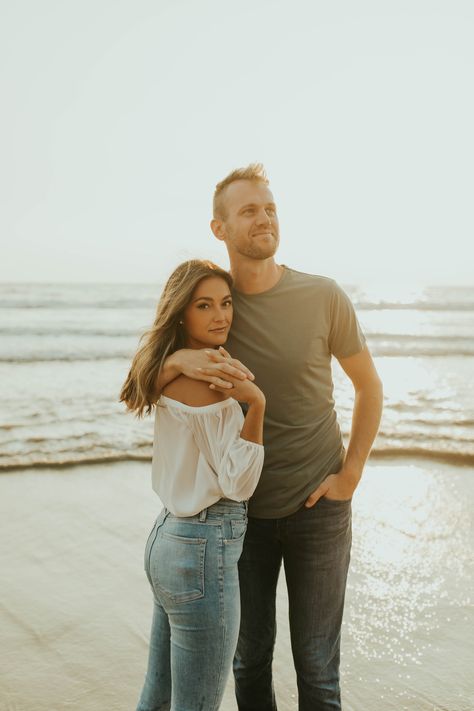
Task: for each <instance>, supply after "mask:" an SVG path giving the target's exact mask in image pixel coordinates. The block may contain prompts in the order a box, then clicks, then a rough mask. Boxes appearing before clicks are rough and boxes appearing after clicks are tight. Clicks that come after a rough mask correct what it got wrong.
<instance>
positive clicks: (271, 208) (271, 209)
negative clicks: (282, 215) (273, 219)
mask: <svg viewBox="0 0 474 711" xmlns="http://www.w3.org/2000/svg"><path fill="white" fill-rule="evenodd" d="M267 213H268V214H269V215H274V214H275V210H274V209H273V207H269V208H268V209H267Z"/></svg>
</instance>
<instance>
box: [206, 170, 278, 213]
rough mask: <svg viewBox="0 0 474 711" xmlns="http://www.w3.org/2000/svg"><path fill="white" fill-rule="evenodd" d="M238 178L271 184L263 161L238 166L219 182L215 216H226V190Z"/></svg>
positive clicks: (216, 192)
mask: <svg viewBox="0 0 474 711" xmlns="http://www.w3.org/2000/svg"><path fill="white" fill-rule="evenodd" d="M236 180H253V181H255V182H256V183H263V184H264V185H268V184H269V182H270V181H269V180H268V178H267V174H266V172H265V168H264V167H263V164H262V163H250V165H248V166H247V167H246V168H237V169H236V170H233V171H232V173H229V175H227V176H226V177H225V178H224V180H221V182H220V183H217V185H216V189H215V191H214V199H213V202H212V212H213V215H214V217H215V218H219V217H220V218H225V217H226V214H225V209H224V192H225V189H226V188H227V186H229V185H230V184H231V183H235V181H236Z"/></svg>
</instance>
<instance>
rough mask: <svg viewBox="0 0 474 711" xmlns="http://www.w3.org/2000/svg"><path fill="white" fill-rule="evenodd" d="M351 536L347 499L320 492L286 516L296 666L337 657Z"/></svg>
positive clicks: (285, 548)
mask: <svg viewBox="0 0 474 711" xmlns="http://www.w3.org/2000/svg"><path fill="white" fill-rule="evenodd" d="M351 540H352V531H351V503H350V501H349V502H344V501H331V500H328V499H324V498H323V499H320V500H319V501H318V502H317V503H316V504H315V506H314V507H312V508H308V509H307V508H302V509H300V510H299V511H298V512H296V514H294V515H293V516H289V517H288V518H287V522H286V527H285V532H284V535H283V559H284V566H285V576H286V581H287V587H288V598H289V612H290V628H291V637H292V647H293V654H294V656H295V664H296V665H297V666H298V663H300V664H305V663H306V662H307V663H309V664H311V665H312V666H313V668H314V667H315V666H318V663H319V662H320V664H321V665H322V666H326V665H327V664H328V663H329V662H330V658H334V659H335V660H336V659H338V655H339V637H340V629H341V622H342V613H343V607H344V595H345V589H346V580H347V571H348V567H349V560H350V549H351ZM305 660H306V662H305ZM318 660H319V662H318Z"/></svg>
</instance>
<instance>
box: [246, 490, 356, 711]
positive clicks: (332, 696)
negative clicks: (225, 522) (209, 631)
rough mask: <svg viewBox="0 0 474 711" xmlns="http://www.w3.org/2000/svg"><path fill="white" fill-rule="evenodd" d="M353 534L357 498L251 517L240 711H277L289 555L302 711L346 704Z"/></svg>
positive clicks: (291, 611)
mask: <svg viewBox="0 0 474 711" xmlns="http://www.w3.org/2000/svg"><path fill="white" fill-rule="evenodd" d="M351 539H352V535H351V502H350V501H331V500H329V499H325V498H323V499H320V500H319V501H318V502H317V503H316V504H315V506H314V507H313V508H304V507H303V508H301V509H299V510H298V511H297V512H296V513H294V514H292V515H291V516H286V517H285V518H281V519H256V518H252V517H250V518H249V523H248V528H247V534H246V537H245V542H244V549H243V553H242V556H241V559H240V562H239V577H240V595H241V611H242V620H241V626H240V635H239V642H238V646H237V652H236V656H235V659H234V677H235V689H236V697H237V704H238V708H239V711H276V708H277V706H276V701H275V694H274V691H273V681H272V658H273V647H274V643H275V636H276V620H275V602H276V586H277V580H278V574H279V572H280V567H281V562H282V560H283V563H284V566H285V576H286V583H287V587H288V599H289V618H290V634H291V648H292V652H293V660H294V664H295V669H296V675H297V683H298V708H299V711H329V710H330V709H331V711H334V710H335V709H340V708H341V698H340V688H339V650H340V634H341V622H342V612H343V607H344V594H345V588H346V579H347V571H348V567H349V558H350V548H351Z"/></svg>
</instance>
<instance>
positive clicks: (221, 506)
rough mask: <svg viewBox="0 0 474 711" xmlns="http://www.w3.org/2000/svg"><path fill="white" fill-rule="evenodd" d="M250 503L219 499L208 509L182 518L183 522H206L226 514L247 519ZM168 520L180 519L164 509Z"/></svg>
mask: <svg viewBox="0 0 474 711" xmlns="http://www.w3.org/2000/svg"><path fill="white" fill-rule="evenodd" d="M248 508H249V506H248V501H232V500H231V499H219V501H216V503H215V504H212V505H211V506H208V507H206V508H205V509H203V510H202V511H199V512H198V513H197V514H195V515H194V516H180V517H179V518H181V519H182V520H185V519H186V520H188V521H201V522H204V521H206V520H207V519H208V518H219V517H221V516H222V515H224V514H232V515H234V516H241V517H242V518H247V513H248ZM164 511H165V514H166V518H169V517H171V518H178V517H174V516H173V514H172V513H171V512H170V511H169V510H168V509H167V508H165V509H164Z"/></svg>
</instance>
